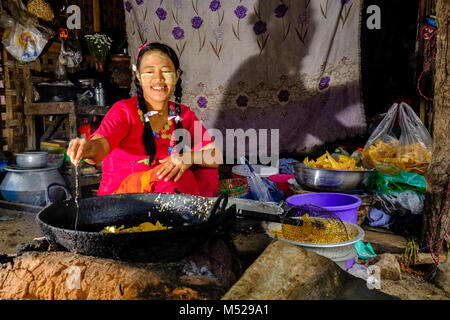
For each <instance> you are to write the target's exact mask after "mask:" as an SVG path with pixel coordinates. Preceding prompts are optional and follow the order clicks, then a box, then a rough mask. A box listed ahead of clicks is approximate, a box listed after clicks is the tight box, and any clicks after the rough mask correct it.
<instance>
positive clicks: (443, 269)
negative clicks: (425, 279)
mask: <svg viewBox="0 0 450 320" xmlns="http://www.w3.org/2000/svg"><path fill="white" fill-rule="evenodd" d="M433 282H434V284H435V285H436V286H437V287H439V288H441V289H442V290H444V291H445V292H446V293H447V294H449V295H450V264H448V263H443V264H440V265H439V270H438V272H437V273H436V277H435V278H434V279H433Z"/></svg>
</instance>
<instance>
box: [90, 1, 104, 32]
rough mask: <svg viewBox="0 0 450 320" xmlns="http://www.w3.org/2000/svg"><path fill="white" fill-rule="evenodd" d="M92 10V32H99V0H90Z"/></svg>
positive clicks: (100, 29) (100, 28)
mask: <svg viewBox="0 0 450 320" xmlns="http://www.w3.org/2000/svg"><path fill="white" fill-rule="evenodd" d="M92 11H93V15H94V32H100V31H102V27H101V20H100V19H101V15H100V0H92Z"/></svg>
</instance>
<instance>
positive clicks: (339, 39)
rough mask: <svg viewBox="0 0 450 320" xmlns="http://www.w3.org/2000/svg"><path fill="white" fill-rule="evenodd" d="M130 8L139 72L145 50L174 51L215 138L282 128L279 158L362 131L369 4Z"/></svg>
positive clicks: (206, 1)
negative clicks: (365, 8) (155, 45)
mask: <svg viewBox="0 0 450 320" xmlns="http://www.w3.org/2000/svg"><path fill="white" fill-rule="evenodd" d="M124 5H125V16H126V28H127V35H128V44H129V52H130V55H131V58H132V63H134V62H135V59H136V55H137V53H138V47H139V46H141V45H142V44H143V43H145V42H147V41H150V42H151V41H158V42H163V43H166V44H168V45H170V46H172V48H174V49H175V50H176V51H177V52H178V54H179V56H180V61H181V68H182V69H183V72H184V73H183V76H182V79H183V83H182V84H183V99H182V103H183V104H185V105H188V106H190V107H191V108H192V109H193V111H195V113H196V114H197V116H198V118H199V119H200V120H202V122H203V124H204V126H205V127H206V128H207V129H211V128H216V129H219V130H220V131H222V132H223V134H224V135H225V130H226V129H237V128H241V129H243V130H244V131H246V130H247V129H250V128H254V129H256V130H258V129H268V133H270V129H279V130H280V131H279V139H280V140H279V141H280V144H279V151H280V152H294V151H302V150H305V149H309V148H311V147H312V146H314V145H319V144H323V143H324V142H330V141H335V140H336V139H339V138H346V137H350V136H355V135H358V134H361V133H362V132H363V131H364V129H365V116H364V109H363V106H362V103H361V99H360V53H359V37H360V30H359V29H360V17H361V10H362V0H212V1H211V0H127V1H125V2H124ZM132 94H134V89H133V90H132ZM228 140H230V139H228ZM239 141H240V142H241V143H242V142H243V140H242V138H241V139H238V142H237V143H236V145H237V144H238V143H239ZM274 141H275V140H274ZM274 141H272V143H273V142H274ZM270 143H271V140H270V139H269V141H268V144H269V149H270ZM247 148H249V149H248V150H250V152H251V154H255V153H256V152H257V148H256V143H248V142H247ZM274 148H275V147H272V150H273V151H274V152H276V151H277V150H275V149H274ZM248 150H247V152H248ZM224 151H225V150H224Z"/></svg>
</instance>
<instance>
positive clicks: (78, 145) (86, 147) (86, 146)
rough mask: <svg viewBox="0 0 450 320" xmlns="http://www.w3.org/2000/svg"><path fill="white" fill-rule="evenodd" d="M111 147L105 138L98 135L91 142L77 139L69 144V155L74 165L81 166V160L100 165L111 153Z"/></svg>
mask: <svg viewBox="0 0 450 320" xmlns="http://www.w3.org/2000/svg"><path fill="white" fill-rule="evenodd" d="M109 151H110V146H109V142H108V140H106V139H105V137H103V136H101V135H99V134H96V135H94V136H93V137H92V138H91V139H90V140H89V139H86V138H75V139H72V140H71V141H70V143H69V148H68V149H67V155H68V156H69V158H70V161H71V162H72V163H73V164H74V165H76V166H77V165H79V164H80V161H81V160H84V161H86V163H89V164H97V163H100V162H101V161H102V160H103V159H104V158H105V157H106V156H107V155H108V153H109Z"/></svg>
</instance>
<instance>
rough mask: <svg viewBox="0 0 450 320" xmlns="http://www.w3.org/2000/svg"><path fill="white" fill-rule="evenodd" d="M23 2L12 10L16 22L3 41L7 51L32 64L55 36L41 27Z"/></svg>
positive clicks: (49, 30) (51, 31)
mask: <svg viewBox="0 0 450 320" xmlns="http://www.w3.org/2000/svg"><path fill="white" fill-rule="evenodd" d="M23 8H24V6H23V4H22V3H21V2H17V1H16V2H15V6H13V9H12V11H13V12H12V18H13V20H14V23H13V25H12V26H11V29H10V32H9V34H8V36H7V37H6V38H5V39H4V40H3V41H2V42H3V45H4V47H5V49H6V50H7V51H8V53H9V54H11V55H12V56H13V57H14V58H16V59H17V60H19V61H21V62H32V61H34V60H36V59H37V58H38V57H39V55H40V54H41V52H42V50H43V49H44V47H45V46H46V45H47V42H48V40H49V39H50V38H52V37H53V35H54V34H55V33H54V31H53V30H51V29H48V28H46V27H43V26H41V25H40V24H39V23H38V22H37V19H36V18H33V17H31V16H30V14H29V13H28V12H26V10H24V9H23Z"/></svg>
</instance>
